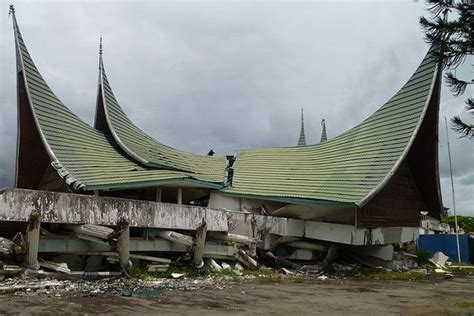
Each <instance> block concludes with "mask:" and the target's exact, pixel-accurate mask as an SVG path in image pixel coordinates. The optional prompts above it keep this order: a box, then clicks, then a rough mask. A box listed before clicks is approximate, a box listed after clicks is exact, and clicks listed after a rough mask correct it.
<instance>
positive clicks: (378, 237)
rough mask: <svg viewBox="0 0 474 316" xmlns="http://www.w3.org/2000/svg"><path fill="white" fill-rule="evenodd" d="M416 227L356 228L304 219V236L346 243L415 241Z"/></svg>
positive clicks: (369, 243) (370, 243)
mask: <svg viewBox="0 0 474 316" xmlns="http://www.w3.org/2000/svg"><path fill="white" fill-rule="evenodd" d="M418 233H419V232H418V228H417V227H388V228H358V227H355V226H352V225H342V224H333V223H323V222H313V221H305V235H304V236H305V237H306V238H310V239H317V240H324V241H330V242H335V243H340V244H346V245H355V246H358V245H359V246H360V245H386V244H398V243H406V242H412V241H416V240H417V239H418Z"/></svg>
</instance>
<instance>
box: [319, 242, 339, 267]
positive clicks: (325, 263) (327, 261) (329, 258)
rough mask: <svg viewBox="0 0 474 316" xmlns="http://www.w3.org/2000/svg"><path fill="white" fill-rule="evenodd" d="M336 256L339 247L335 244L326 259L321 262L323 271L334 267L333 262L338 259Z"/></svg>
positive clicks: (330, 248)
mask: <svg viewBox="0 0 474 316" xmlns="http://www.w3.org/2000/svg"><path fill="white" fill-rule="evenodd" d="M336 254H337V246H336V245H335V244H332V245H331V246H329V249H328V252H327V254H326V257H325V258H324V259H323V261H322V262H321V266H322V268H323V269H326V268H328V267H329V266H331V265H332V262H333V260H334V258H335V257H336Z"/></svg>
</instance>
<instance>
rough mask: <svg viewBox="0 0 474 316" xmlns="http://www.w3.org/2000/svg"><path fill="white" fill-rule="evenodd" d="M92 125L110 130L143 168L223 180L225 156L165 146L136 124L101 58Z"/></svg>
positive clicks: (125, 150)
mask: <svg viewBox="0 0 474 316" xmlns="http://www.w3.org/2000/svg"><path fill="white" fill-rule="evenodd" d="M97 100H98V102H97V108H96V122H95V127H96V128H98V129H100V130H102V131H103V132H105V133H110V135H111V136H112V137H113V139H114V140H115V142H116V143H117V144H118V145H119V147H120V148H121V149H122V150H123V151H124V152H126V153H127V154H128V155H129V156H130V157H131V158H133V159H134V160H136V161H137V162H139V163H140V164H142V165H144V166H146V167H152V168H161V169H169V170H176V171H183V172H190V173H192V174H194V176H195V177H196V178H198V179H200V180H203V181H209V182H217V183H223V182H224V176H225V166H226V163H227V160H226V158H225V157H218V156H209V155H197V154H192V153H187V152H184V151H180V150H177V149H174V148H172V147H169V146H166V145H164V144H162V143H160V142H159V141H157V140H156V139H154V138H153V137H151V136H149V135H148V134H147V133H145V132H144V131H142V130H141V129H140V128H139V127H138V126H136V125H135V124H134V123H133V122H132V121H131V120H130V119H129V118H128V116H127V115H126V114H125V111H124V110H123V109H122V107H121V106H120V104H119V103H118V101H117V98H116V97H115V95H114V93H113V91H112V87H111V85H110V82H109V80H108V78H107V74H106V72H105V67H104V63H103V59H102V56H101V57H100V73H99V86H98V97H97Z"/></svg>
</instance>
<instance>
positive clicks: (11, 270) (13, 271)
mask: <svg viewBox="0 0 474 316" xmlns="http://www.w3.org/2000/svg"><path fill="white" fill-rule="evenodd" d="M21 272H23V268H22V267H20V266H17V265H9V264H7V265H2V264H1V263H0V276H2V277H11V276H14V275H17V274H20V273H21Z"/></svg>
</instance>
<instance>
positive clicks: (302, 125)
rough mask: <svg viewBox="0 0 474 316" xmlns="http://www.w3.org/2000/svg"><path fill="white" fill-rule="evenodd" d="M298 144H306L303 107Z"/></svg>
mask: <svg viewBox="0 0 474 316" xmlns="http://www.w3.org/2000/svg"><path fill="white" fill-rule="evenodd" d="M298 146H306V137H305V135H304V116H303V108H301V129H300V138H299V139H298Z"/></svg>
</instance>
